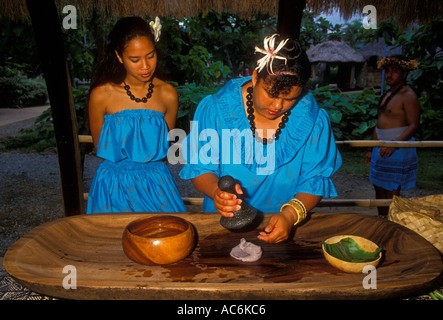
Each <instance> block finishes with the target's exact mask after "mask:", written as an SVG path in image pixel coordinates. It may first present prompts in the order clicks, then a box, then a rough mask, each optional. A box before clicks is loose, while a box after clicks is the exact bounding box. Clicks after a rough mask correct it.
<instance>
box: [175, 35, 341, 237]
mask: <svg viewBox="0 0 443 320" xmlns="http://www.w3.org/2000/svg"><path fill="white" fill-rule="evenodd" d="M256 52H258V53H259V54H261V55H263V56H262V57H261V58H260V59H259V60H258V66H257V68H256V69H255V70H254V72H253V74H252V77H246V78H240V79H234V80H231V81H229V82H228V83H227V84H226V85H225V86H224V87H223V88H222V89H221V90H220V91H219V92H218V93H216V94H214V95H212V96H208V97H206V98H204V99H203V100H202V101H201V102H200V104H199V106H198V108H197V110H196V113H195V116H194V123H193V127H192V130H191V133H190V134H189V136H188V137H187V139H186V140H185V141H184V142H183V150H184V153H185V155H186V156H185V160H186V164H185V165H184V167H183V169H182V171H181V172H180V176H181V177H182V178H183V179H192V182H193V184H194V185H195V186H196V188H197V189H198V190H199V191H201V192H202V193H203V194H204V195H205V199H204V211H205V212H215V211H218V212H219V213H220V214H221V215H223V216H225V217H232V216H233V211H236V210H239V209H240V204H241V200H240V199H238V198H237V197H236V195H234V194H230V193H227V192H223V191H221V190H220V189H219V188H218V186H217V183H218V179H219V178H220V177H222V176H224V175H230V176H232V177H233V178H234V179H236V180H237V181H238V182H239V183H238V184H237V185H236V191H237V193H238V194H243V195H244V196H245V201H247V202H248V203H249V204H250V205H251V206H253V207H255V208H256V209H257V210H258V211H260V212H263V213H265V212H270V213H275V212H277V213H276V214H274V215H273V216H272V218H271V220H270V222H269V224H268V225H267V226H266V228H265V230H264V231H263V232H260V234H259V236H258V238H259V239H261V240H263V241H266V242H281V241H284V240H286V239H287V238H288V236H289V234H290V232H291V229H292V227H293V226H294V225H295V224H297V223H299V222H301V221H302V220H303V219H305V218H306V215H307V213H308V212H309V211H310V210H311V209H312V208H314V207H315V206H316V205H317V203H318V202H319V201H320V199H321V197H323V196H325V197H334V196H336V195H337V192H336V189H335V187H334V185H333V183H332V181H331V179H330V177H331V176H332V174H333V173H334V172H335V171H336V170H337V169H338V168H339V167H340V165H341V157H340V154H339V152H338V150H337V148H336V145H335V140H334V136H333V134H332V131H331V126H330V122H329V117H328V115H327V113H326V111H324V110H323V109H320V108H319V107H318V105H317V103H316V101H315V99H314V97H313V96H312V94H311V93H309V92H308V91H307V90H306V89H305V88H304V86H305V84H306V82H307V80H308V79H309V74H310V64H309V61H308V58H307V56H306V53H305V52H304V51H303V50H302V48H301V46H300V44H299V42H298V41H297V40H294V39H282V38H281V37H279V36H278V35H273V36H272V37H266V38H265V40H264V49H260V48H256ZM214 131H215V132H214ZM227 133H229V134H228V135H227ZM205 138H207V139H205ZM231 146H232V148H231ZM209 151H210V152H209ZM266 161H268V162H267V163H266ZM264 163H266V165H265V166H264V165H263V164H264Z"/></svg>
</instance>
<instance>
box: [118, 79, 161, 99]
mask: <svg viewBox="0 0 443 320" xmlns="http://www.w3.org/2000/svg"><path fill="white" fill-rule="evenodd" d="M123 83H124V84H125V86H124V87H123V88H125V90H126V94H127V95H128V96H129V98H130V99H131V100H133V101H135V102H137V103H139V102H143V103H146V102H147V101H148V99H149V98H151V96H152V93H153V92H154V84H153V83H152V81H151V82H150V83H149V87H148V93H147V94H146V97H143V98H141V99H140V98H136V97H135V96H134V95H133V94H132V92H131V90H130V89H131V87H130V86H129V85H127V84H126V82H124V81H123Z"/></svg>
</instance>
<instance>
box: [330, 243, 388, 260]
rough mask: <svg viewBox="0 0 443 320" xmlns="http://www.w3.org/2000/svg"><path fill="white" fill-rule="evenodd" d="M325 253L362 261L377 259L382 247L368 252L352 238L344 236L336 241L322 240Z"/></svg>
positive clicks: (342, 258) (339, 257) (338, 257)
mask: <svg viewBox="0 0 443 320" xmlns="http://www.w3.org/2000/svg"><path fill="white" fill-rule="evenodd" d="M323 246H324V247H325V250H326V252H327V253H329V254H330V255H331V256H333V257H335V258H337V259H340V260H342V261H347V262H354V263H362V262H370V261H374V260H377V259H378V258H379V257H380V252H381V250H382V248H380V247H379V248H377V249H376V250H375V251H374V252H368V251H366V250H364V249H363V248H362V247H360V246H359V244H358V243H357V242H355V240H354V239H352V238H344V239H342V240H340V241H339V242H337V243H332V244H328V243H326V242H323Z"/></svg>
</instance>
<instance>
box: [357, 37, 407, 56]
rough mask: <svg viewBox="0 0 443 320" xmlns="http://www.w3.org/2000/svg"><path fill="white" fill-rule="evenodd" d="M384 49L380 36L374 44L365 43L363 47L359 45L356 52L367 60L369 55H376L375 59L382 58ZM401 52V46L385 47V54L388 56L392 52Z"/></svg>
mask: <svg viewBox="0 0 443 320" xmlns="http://www.w3.org/2000/svg"><path fill="white" fill-rule="evenodd" d="M384 50H385V44H384V41H383V38H380V39H379V40H378V41H377V42H375V43H374V44H370V43H368V44H366V45H364V46H363V47H361V48H360V49H359V50H358V52H359V53H360V54H361V55H362V56H363V57H364V58H365V59H366V60H368V59H369V58H370V57H373V56H376V57H377V59H381V58H383V55H384ZM399 53H401V48H400V47H398V48H394V47H392V46H387V47H386V56H387V57H389V56H391V55H393V54H399Z"/></svg>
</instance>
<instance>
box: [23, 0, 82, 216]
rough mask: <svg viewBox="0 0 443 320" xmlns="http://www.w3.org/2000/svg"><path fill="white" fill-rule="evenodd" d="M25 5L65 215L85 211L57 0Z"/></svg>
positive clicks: (73, 112) (28, 0)
mask: <svg viewBox="0 0 443 320" xmlns="http://www.w3.org/2000/svg"><path fill="white" fill-rule="evenodd" d="M26 5H27V7H28V10H29V14H30V16H31V20H32V25H33V28H34V34H35V39H36V42H37V47H38V50H39V54H40V58H41V62H42V66H43V72H44V75H45V81H46V86H47V89H48V95H49V100H50V104H51V112H52V118H53V121H54V131H55V139H56V145H57V153H58V163H59V170H60V182H61V188H62V195H63V206H64V211H65V215H66V216H71V215H77V214H82V213H85V209H84V200H83V186H82V175H81V162H80V152H79V142H78V136H77V134H78V133H77V120H76V116H75V107H74V100H73V97H72V90H71V80H70V77H69V70H68V64H67V62H66V55H65V49H64V45H63V39H62V32H61V29H60V28H61V26H60V21H59V16H58V12H57V7H56V5H55V2H54V0H41V1H35V0H26ZM23 40H24V41H25V39H23Z"/></svg>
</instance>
